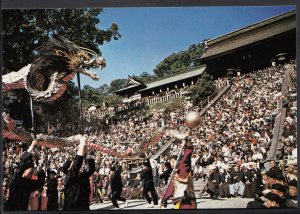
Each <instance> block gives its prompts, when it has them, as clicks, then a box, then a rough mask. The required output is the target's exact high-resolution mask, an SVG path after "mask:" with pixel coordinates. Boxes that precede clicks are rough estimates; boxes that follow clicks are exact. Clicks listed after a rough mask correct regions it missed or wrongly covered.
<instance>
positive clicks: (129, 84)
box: [115, 75, 145, 93]
mask: <svg viewBox="0 0 300 214" xmlns="http://www.w3.org/2000/svg"><path fill="white" fill-rule="evenodd" d="M141 86H143V87H145V84H144V83H142V82H140V81H138V80H136V79H135V78H133V77H131V76H129V75H128V79H127V82H126V84H125V85H124V86H123V88H121V89H119V90H118V91H115V93H118V92H124V91H127V90H128V89H132V88H136V87H141Z"/></svg>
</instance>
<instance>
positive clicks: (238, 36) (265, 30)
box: [200, 10, 296, 61]
mask: <svg viewBox="0 0 300 214" xmlns="http://www.w3.org/2000/svg"><path fill="white" fill-rule="evenodd" d="M295 28H296V11H295V10H293V11H289V12H287V13H284V14H280V15H278V16H274V17H271V18H269V19H266V20H263V21H261V22H257V23H255V24H252V25H249V26H247V27H245V28H242V29H239V30H236V31H233V32H230V33H227V34H224V35H222V36H220V37H217V38H214V39H211V40H208V41H207V50H206V52H205V53H204V54H203V55H202V56H201V58H200V59H201V60H203V61H205V60H206V59H208V58H212V57H214V56H218V55H222V54H225V53H226V52H230V51H233V50H236V49H237V48H240V47H243V46H246V45H250V44H253V43H256V42H259V41H262V40H265V39H268V38H271V37H273V36H276V35H279V34H281V33H285V32H287V31H289V30H293V29H295Z"/></svg>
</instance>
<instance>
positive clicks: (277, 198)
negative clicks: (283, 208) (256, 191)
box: [265, 192, 283, 205]
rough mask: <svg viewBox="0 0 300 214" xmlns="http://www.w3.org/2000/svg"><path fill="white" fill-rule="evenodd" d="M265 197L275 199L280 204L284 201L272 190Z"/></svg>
mask: <svg viewBox="0 0 300 214" xmlns="http://www.w3.org/2000/svg"><path fill="white" fill-rule="evenodd" d="M265 198H267V199H269V200H270V201H275V202H276V203H277V204H279V205H280V204H281V203H282V202H283V199H282V198H280V197H279V196H278V195H276V194H274V193H272V192H269V193H267V194H266V195H265Z"/></svg>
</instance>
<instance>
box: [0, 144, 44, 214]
mask: <svg viewBox="0 0 300 214" xmlns="http://www.w3.org/2000/svg"><path fill="white" fill-rule="evenodd" d="M36 143H37V142H36V141H35V140H33V141H32V143H31V145H30V147H29V148H28V150H27V152H25V153H24V154H23V156H22V158H21V163H20V165H19V167H18V169H16V171H15V173H14V175H13V177H12V179H11V182H10V185H9V197H8V200H7V203H6V205H5V210H6V211H26V210H27V207H28V203H29V198H30V194H31V193H32V192H34V191H36V190H39V189H40V188H42V187H43V186H44V184H45V177H46V175H45V172H44V170H43V169H40V168H39V167H38V169H37V180H33V179H31V177H32V175H33V173H34V161H33V155H32V154H31V151H32V150H33V148H34V146H35V145H36Z"/></svg>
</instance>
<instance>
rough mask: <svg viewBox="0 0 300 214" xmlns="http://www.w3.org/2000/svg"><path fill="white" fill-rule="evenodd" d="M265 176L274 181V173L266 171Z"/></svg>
mask: <svg viewBox="0 0 300 214" xmlns="http://www.w3.org/2000/svg"><path fill="white" fill-rule="evenodd" d="M266 175H267V176H268V177H269V178H274V179H276V173H275V172H273V171H268V172H267V173H266Z"/></svg>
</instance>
